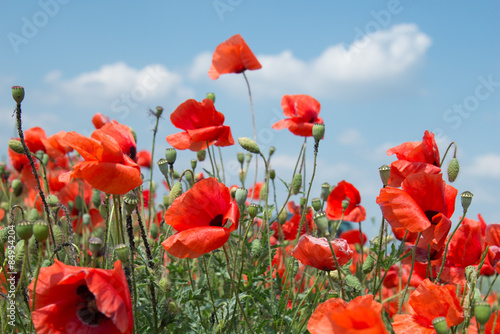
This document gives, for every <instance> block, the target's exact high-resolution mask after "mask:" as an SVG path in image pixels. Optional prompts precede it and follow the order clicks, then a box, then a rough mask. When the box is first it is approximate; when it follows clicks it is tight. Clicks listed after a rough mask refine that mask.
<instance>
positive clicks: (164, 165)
mask: <svg viewBox="0 0 500 334" xmlns="http://www.w3.org/2000/svg"><path fill="white" fill-rule="evenodd" d="M157 165H158V168H160V172H161V173H162V174H163V176H165V178H167V179H168V161H167V160H166V159H163V158H161V159H160V160H158V162H157Z"/></svg>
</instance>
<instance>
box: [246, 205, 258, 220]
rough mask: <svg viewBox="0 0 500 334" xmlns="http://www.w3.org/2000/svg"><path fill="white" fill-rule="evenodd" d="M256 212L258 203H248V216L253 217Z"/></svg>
mask: <svg viewBox="0 0 500 334" xmlns="http://www.w3.org/2000/svg"><path fill="white" fill-rule="evenodd" d="M257 213H259V205H258V204H256V203H252V204H250V206H249V207H248V215H249V216H250V218H252V219H253V218H255V216H257Z"/></svg>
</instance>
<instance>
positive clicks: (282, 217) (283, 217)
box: [278, 208, 288, 225]
mask: <svg viewBox="0 0 500 334" xmlns="http://www.w3.org/2000/svg"><path fill="white" fill-rule="evenodd" d="M287 218H288V212H287V211H286V209H285V208H283V210H281V212H280V213H279V215H278V223H280V224H281V225H283V224H284V223H286V219H287Z"/></svg>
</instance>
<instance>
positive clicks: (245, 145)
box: [238, 137, 260, 154]
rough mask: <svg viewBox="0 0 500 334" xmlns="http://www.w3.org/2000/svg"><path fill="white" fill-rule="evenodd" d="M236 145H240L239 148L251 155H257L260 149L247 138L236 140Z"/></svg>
mask: <svg viewBox="0 0 500 334" xmlns="http://www.w3.org/2000/svg"><path fill="white" fill-rule="evenodd" d="M238 143H240V145H241V147H243V148H244V149H245V150H247V151H248V152H251V153H255V154H259V153H260V148H259V146H258V145H257V143H256V142H254V141H253V140H252V139H250V138H247V137H240V138H238Z"/></svg>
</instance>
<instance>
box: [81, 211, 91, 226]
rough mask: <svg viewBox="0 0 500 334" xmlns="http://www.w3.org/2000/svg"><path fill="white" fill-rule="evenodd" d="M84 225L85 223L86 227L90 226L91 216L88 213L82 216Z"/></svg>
mask: <svg viewBox="0 0 500 334" xmlns="http://www.w3.org/2000/svg"><path fill="white" fill-rule="evenodd" d="M82 223H83V225H85V226H88V225H90V215H89V214H88V213H84V214H83V215H82Z"/></svg>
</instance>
